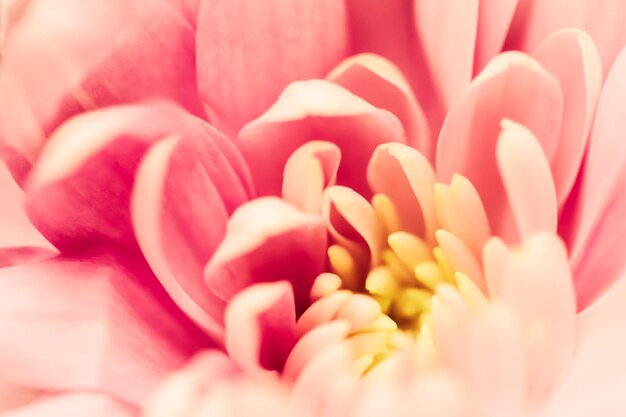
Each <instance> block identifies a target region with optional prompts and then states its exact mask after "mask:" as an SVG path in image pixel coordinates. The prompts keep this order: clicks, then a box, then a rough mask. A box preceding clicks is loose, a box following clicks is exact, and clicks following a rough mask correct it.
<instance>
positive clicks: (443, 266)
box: [433, 246, 456, 284]
mask: <svg viewBox="0 0 626 417" xmlns="http://www.w3.org/2000/svg"><path fill="white" fill-rule="evenodd" d="M433 256H434V257H435V260H436V261H437V264H438V265H439V269H440V271H441V274H442V276H443V279H444V281H445V282H447V283H449V284H455V283H456V280H455V278H454V268H452V265H450V262H448V260H447V259H446V256H445V255H444V254H443V251H442V250H441V248H440V247H439V246H437V247H436V248H433Z"/></svg>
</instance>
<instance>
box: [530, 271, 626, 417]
mask: <svg viewBox="0 0 626 417" xmlns="http://www.w3.org/2000/svg"><path fill="white" fill-rule="evenodd" d="M625 297H626V279H624V277H622V278H620V279H619V280H618V281H617V282H616V283H615V284H614V285H613V286H612V287H611V288H610V289H609V290H608V291H607V292H606V294H604V295H603V296H602V297H600V298H599V299H598V300H596V301H595V302H594V303H593V304H592V305H591V306H589V308H587V309H586V310H585V311H583V312H582V313H580V314H579V315H578V316H577V318H576V332H577V341H576V351H575V355H574V359H573V361H572V364H571V365H570V368H569V371H568V374H567V376H566V378H565V380H564V381H563V383H562V384H561V386H560V388H559V390H558V391H557V392H556V393H555V395H554V396H553V399H552V401H551V403H550V404H549V405H548V407H547V408H546V410H545V412H544V413H542V414H541V416H542V417H544V416H545V417H566V416H567V417H569V416H575V417H583V416H590V415H602V416H607V417H618V416H622V415H624V413H626V402H625V401H624V400H625V398H624V392H626V391H625V390H626V356H625V355H624V351H625V350H626V337H624V335H626V311H625V310H624V308H625V307H626V303H624V299H625Z"/></svg>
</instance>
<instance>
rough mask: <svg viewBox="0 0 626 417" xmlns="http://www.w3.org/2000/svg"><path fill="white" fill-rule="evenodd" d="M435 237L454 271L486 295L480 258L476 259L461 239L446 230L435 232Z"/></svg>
mask: <svg viewBox="0 0 626 417" xmlns="http://www.w3.org/2000/svg"><path fill="white" fill-rule="evenodd" d="M436 236H437V243H438V244H439V247H440V248H441V250H442V251H443V253H444V255H445V257H446V260H447V261H448V262H450V265H451V266H452V267H453V268H454V270H455V271H456V272H461V273H463V274H465V275H467V276H468V277H469V278H470V279H471V280H472V281H473V282H474V284H476V286H477V287H478V288H479V289H480V290H481V291H482V292H483V293H484V294H487V286H486V283H485V277H484V276H483V271H482V265H481V264H480V258H476V256H475V255H474V254H473V253H472V251H471V250H470V248H468V247H467V245H466V244H465V242H464V241H463V240H462V239H460V238H459V237H458V236H456V235H454V234H452V233H450V232H448V231H447V230H443V229H441V230H437V233H436Z"/></svg>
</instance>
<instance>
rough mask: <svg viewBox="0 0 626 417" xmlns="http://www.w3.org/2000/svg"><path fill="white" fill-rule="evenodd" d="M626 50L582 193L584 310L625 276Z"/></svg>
mask: <svg viewBox="0 0 626 417" xmlns="http://www.w3.org/2000/svg"><path fill="white" fill-rule="evenodd" d="M625 98H626V50H624V51H623V52H622V53H621V54H620V56H619V57H618V58H617V60H616V62H615V66H614V67H613V69H612V70H611V73H610V74H609V77H608V79H607V80H606V83H605V85H604V88H603V90H602V95H601V97H600V103H599V104H598V113H597V116H596V120H595V123H594V127H593V131H592V133H591V139H590V142H589V150H588V153H587V160H586V165H585V167H584V176H583V178H582V185H581V190H580V194H579V195H578V200H577V212H576V220H577V222H576V223H575V225H574V226H575V229H574V233H573V240H572V242H571V249H570V251H571V261H572V266H573V270H574V279H575V283H576V292H577V295H578V303H579V305H578V308H579V309H581V310H582V309H584V308H585V307H587V306H588V305H589V304H590V303H591V302H592V301H593V300H594V299H595V298H596V297H597V296H598V295H599V294H601V293H602V291H603V290H604V289H605V288H607V286H608V285H610V283H611V282H612V281H613V280H615V279H617V277H618V276H620V275H621V274H622V273H623V272H624V267H625V266H626V262H624V261H625V259H626V258H625V257H624V256H623V254H624V251H623V248H624V244H625V242H626V240H625V239H626V222H624V213H625V211H624V210H625V207H626V194H625V193H624V190H625V189H626V147H625V146H624V134H623V129H622V128H621V127H622V125H623V121H624V119H625V118H626V111H625V110H626V108H625V107H624V105H623V102H624V100H625Z"/></svg>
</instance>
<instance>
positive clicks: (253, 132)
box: [238, 80, 405, 195]
mask: <svg viewBox="0 0 626 417" xmlns="http://www.w3.org/2000/svg"><path fill="white" fill-rule="evenodd" d="M312 140H325V141H329V142H332V143H335V144H336V145H337V146H338V147H339V149H341V154H342V158H343V161H342V164H341V166H340V167H339V172H338V173H337V183H338V184H340V185H347V186H350V187H351V188H354V189H355V190H357V191H358V192H360V193H362V194H364V195H366V194H367V193H368V192H369V188H368V187H367V184H366V182H365V170H366V167H367V162H368V161H369V159H370V157H371V155H372V152H373V151H374V149H375V148H376V146H377V145H379V144H381V143H386V142H404V141H405V133H404V129H403V127H402V124H401V123H400V121H399V120H398V119H397V118H396V117H395V116H394V115H393V114H391V113H389V112H387V111H385V110H381V109H378V108H376V107H374V106H372V105H371V104H369V103H367V102H366V101H365V100H363V99H361V98H359V97H357V96H355V95H354V94H352V93H350V92H349V91H347V90H345V89H344V88H342V87H340V86H338V85H336V84H334V83H331V82H329V81H322V80H312V81H306V82H297V83H293V84H291V85H290V86H288V87H287V88H286V89H285V91H284V92H283V93H282V95H281V96H280V98H279V99H278V101H277V102H276V103H275V104H274V105H273V106H272V107H271V108H270V109H269V110H268V111H267V112H266V113H265V114H264V115H263V116H261V117H260V118H259V119H257V120H255V121H253V122H251V123H249V124H248V125H246V126H245V127H244V128H243V129H242V130H241V132H240V133H239V137H238V145H239V148H240V149H241V151H242V153H243V155H244V157H245V158H246V160H247V162H248V164H249V166H250V170H251V172H252V176H253V178H254V180H255V182H256V185H257V190H258V192H259V194H260V195H268V194H274V195H278V194H279V193H280V187H281V183H282V174H283V169H284V167H285V164H286V162H287V160H288V159H289V156H290V155H291V154H292V153H293V152H294V151H295V150H296V149H298V148H299V147H300V146H302V145H303V144H305V143H307V142H309V141H312Z"/></svg>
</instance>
